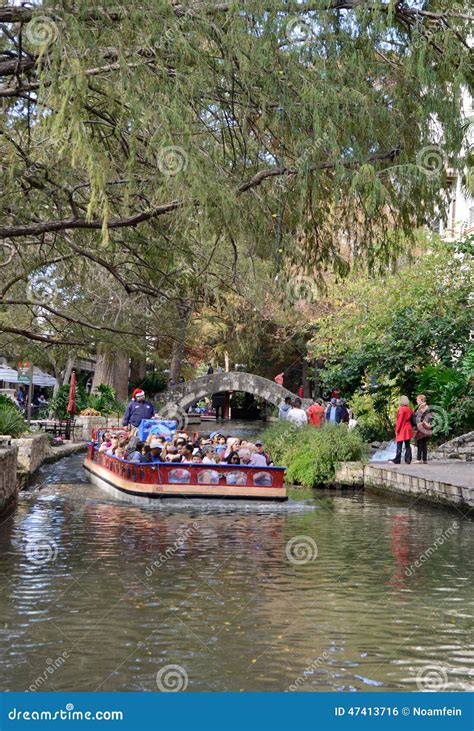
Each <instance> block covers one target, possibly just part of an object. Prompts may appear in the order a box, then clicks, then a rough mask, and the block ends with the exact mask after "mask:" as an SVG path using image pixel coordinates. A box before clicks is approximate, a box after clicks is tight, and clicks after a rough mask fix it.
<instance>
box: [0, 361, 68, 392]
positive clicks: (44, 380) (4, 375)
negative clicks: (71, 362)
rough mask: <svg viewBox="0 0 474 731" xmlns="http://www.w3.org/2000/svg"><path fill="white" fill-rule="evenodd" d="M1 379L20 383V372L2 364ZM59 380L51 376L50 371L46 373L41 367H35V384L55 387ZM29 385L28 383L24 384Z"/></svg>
mask: <svg viewBox="0 0 474 731" xmlns="http://www.w3.org/2000/svg"><path fill="white" fill-rule="evenodd" d="M0 381H5V383H18V382H19V381H18V373H17V371H14V370H13V368H10V367H9V366H7V365H0ZM56 384H57V381H56V379H55V378H54V376H50V375H49V373H44V371H42V370H40V368H36V367H34V368H33V385H34V386H41V387H42V388H54V386H56ZM23 385H27V384H23Z"/></svg>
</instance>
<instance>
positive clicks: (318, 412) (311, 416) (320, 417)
mask: <svg viewBox="0 0 474 731" xmlns="http://www.w3.org/2000/svg"><path fill="white" fill-rule="evenodd" d="M306 413H307V415H308V420H309V423H310V424H311V426H322V425H323V423H324V419H325V414H326V409H325V408H324V406H323V405H322V403H321V402H320V401H313V403H312V404H311V406H310V407H309V409H308V410H307V412H306Z"/></svg>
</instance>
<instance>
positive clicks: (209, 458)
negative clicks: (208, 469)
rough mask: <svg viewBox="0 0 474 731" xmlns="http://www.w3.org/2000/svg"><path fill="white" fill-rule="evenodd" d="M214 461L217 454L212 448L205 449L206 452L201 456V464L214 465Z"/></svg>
mask: <svg viewBox="0 0 474 731" xmlns="http://www.w3.org/2000/svg"><path fill="white" fill-rule="evenodd" d="M216 462H217V455H216V453H215V452H214V450H208V451H206V453H205V454H204V457H203V458H202V463H203V464H214V465H215V464H216Z"/></svg>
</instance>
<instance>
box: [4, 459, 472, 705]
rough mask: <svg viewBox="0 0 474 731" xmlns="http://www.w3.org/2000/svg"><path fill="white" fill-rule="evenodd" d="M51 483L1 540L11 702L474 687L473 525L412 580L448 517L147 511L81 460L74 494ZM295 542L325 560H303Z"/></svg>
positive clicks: (330, 507)
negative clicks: (110, 488)
mask: <svg viewBox="0 0 474 731" xmlns="http://www.w3.org/2000/svg"><path fill="white" fill-rule="evenodd" d="M49 469H50V470H51V472H49V473H48V472H44V473H43V477H46V478H47V479H45V480H43V485H44V486H43V488H42V489H41V490H39V491H38V490H36V491H33V492H31V493H29V494H28V493H27V494H24V495H22V496H21V498H20V504H19V506H18V509H17V510H16V512H15V513H14V514H13V515H12V516H11V517H10V518H9V519H8V520H7V521H6V523H4V525H3V526H2V528H1V531H0V556H1V558H0V571H1V576H2V585H3V590H2V593H1V595H0V596H1V598H0V616H1V625H0V626H1V630H2V631H1V633H0V674H1V677H2V678H3V681H2V682H3V685H4V689H5V690H24V689H26V688H29V687H30V686H32V687H33V689H35V690H37V689H42V690H51V691H54V690H92V691H93V690H102V691H108V690H128V691H130V690H147V691H157V690H158V688H157V685H156V675H157V672H158V671H159V670H160V669H161V668H163V667H165V666H167V665H169V664H178V665H180V666H181V667H182V668H184V669H185V672H186V675H187V678H188V686H187V687H188V690H191V691H195V690H220V691H223V690H232V691H239V690H279V691H283V690H287V689H289V690H297V691H298V692H307V691H315V690H363V689H365V690H374V691H375V690H378V689H389V690H400V689H406V688H408V689H412V690H416V689H417V686H416V678H417V675H418V674H419V673H420V671H421V670H422V669H423V668H424V667H425V666H426V665H428V664H429V665H433V664H434V665H439V666H441V667H442V668H443V670H444V671H445V672H446V677H447V682H448V688H449V689H465V688H466V687H467V686H468V684H469V678H470V673H472V668H473V662H472V650H473V647H472V644H469V643H470V641H471V639H470V635H469V632H470V622H471V612H470V598H471V597H470V593H469V586H470V581H472V562H470V561H469V558H470V556H471V554H470V544H469V538H470V536H471V535H472V534H471V531H472V523H470V522H469V521H467V520H466V519H464V518H461V517H456V516H454V519H455V520H457V522H458V526H459V527H458V528H457V529H456V531H455V533H452V534H451V535H449V536H448V537H447V538H446V540H444V541H443V543H442V544H441V543H440V542H439V541H438V544H439V545H438V547H437V550H435V551H434V552H432V554H431V555H430V557H429V560H427V561H425V562H423V563H421V565H420V567H419V568H416V570H413V566H414V565H415V562H416V561H417V559H418V557H419V556H420V555H422V554H423V553H426V552H427V550H428V549H429V547H430V546H432V545H433V542H434V541H435V540H436V538H437V537H439V536H440V535H443V536H447V532H448V531H449V529H450V526H452V524H453V514H452V513H450V512H446V511H440V510H437V509H432V508H429V507H426V506H421V505H418V504H416V505H414V506H413V507H409V506H407V503H403V502H399V503H397V502H396V501H393V500H391V501H385V500H384V499H383V498H380V497H372V496H370V495H364V494H363V493H346V494H338V495H336V496H331V497H329V498H328V496H327V493H325V495H324V496H323V495H321V496H316V499H315V500H313V501H312V505H310V504H309V503H308V501H307V500H306V501H303V502H302V503H298V502H293V503H289V504H288V505H285V506H282V505H281V504H279V505H278V506H277V505H275V506H268V505H265V506H256V505H255V504H253V505H250V504H249V505H248V506H240V508H239V509H236V508H235V507H234V508H233V509H232V512H228V508H229V506H228V504H222V505H216V504H208V505H206V504H204V506H203V504H202V502H199V501H192V500H191V501H188V502H187V504H186V505H184V506H183V505H182V504H181V505H179V504H176V502H171V501H170V503H169V504H167V505H166V504H161V505H160V506H159V507H157V508H156V509H153V508H141V507H138V506H135V505H128V504H124V503H121V502H119V501H116V500H114V499H112V498H110V497H109V496H108V495H106V494H105V493H102V492H101V491H100V490H98V489H97V488H95V487H93V486H92V485H90V484H83V483H81V482H80V480H82V475H80V458H71V461H70V462H69V463H68V474H69V475H70V476H71V477H70V479H71V481H72V480H75V482H76V484H54V483H52V479H53V478H54V470H55V469H57V467H56V466H54V465H53V466H52V467H50V468H49ZM64 469H65V468H64V465H63V466H62V467H61V474H59V475H57V476H56V477H57V479H64V477H63V475H64ZM310 508H311V509H310ZM301 536H303V537H306V538H307V539H311V540H312V541H314V542H315V543H316V544H317V548H318V551H317V558H315V560H310V561H309V562H308V563H300V564H297V563H296V564H295V563H292V562H291V561H289V559H288V555H287V552H286V547H287V544H288V542H289V541H290V540H293V541H295V540H299V539H300V538H301ZM32 546H33V547H36V549H38V550H34V548H32ZM410 572H411V573H410ZM45 668H46V669H45ZM51 668H52V669H53V671H52V672H50V670H49V669H51ZM42 678H46V680H42ZM38 683H39V685H38Z"/></svg>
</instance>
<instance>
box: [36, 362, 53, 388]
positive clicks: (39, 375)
mask: <svg viewBox="0 0 474 731" xmlns="http://www.w3.org/2000/svg"><path fill="white" fill-rule="evenodd" d="M56 384H57V380H56V379H55V378H54V376H50V375H49V373H44V371H42V370H40V369H39V368H36V367H33V386H43V387H50V388H54V386H56Z"/></svg>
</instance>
